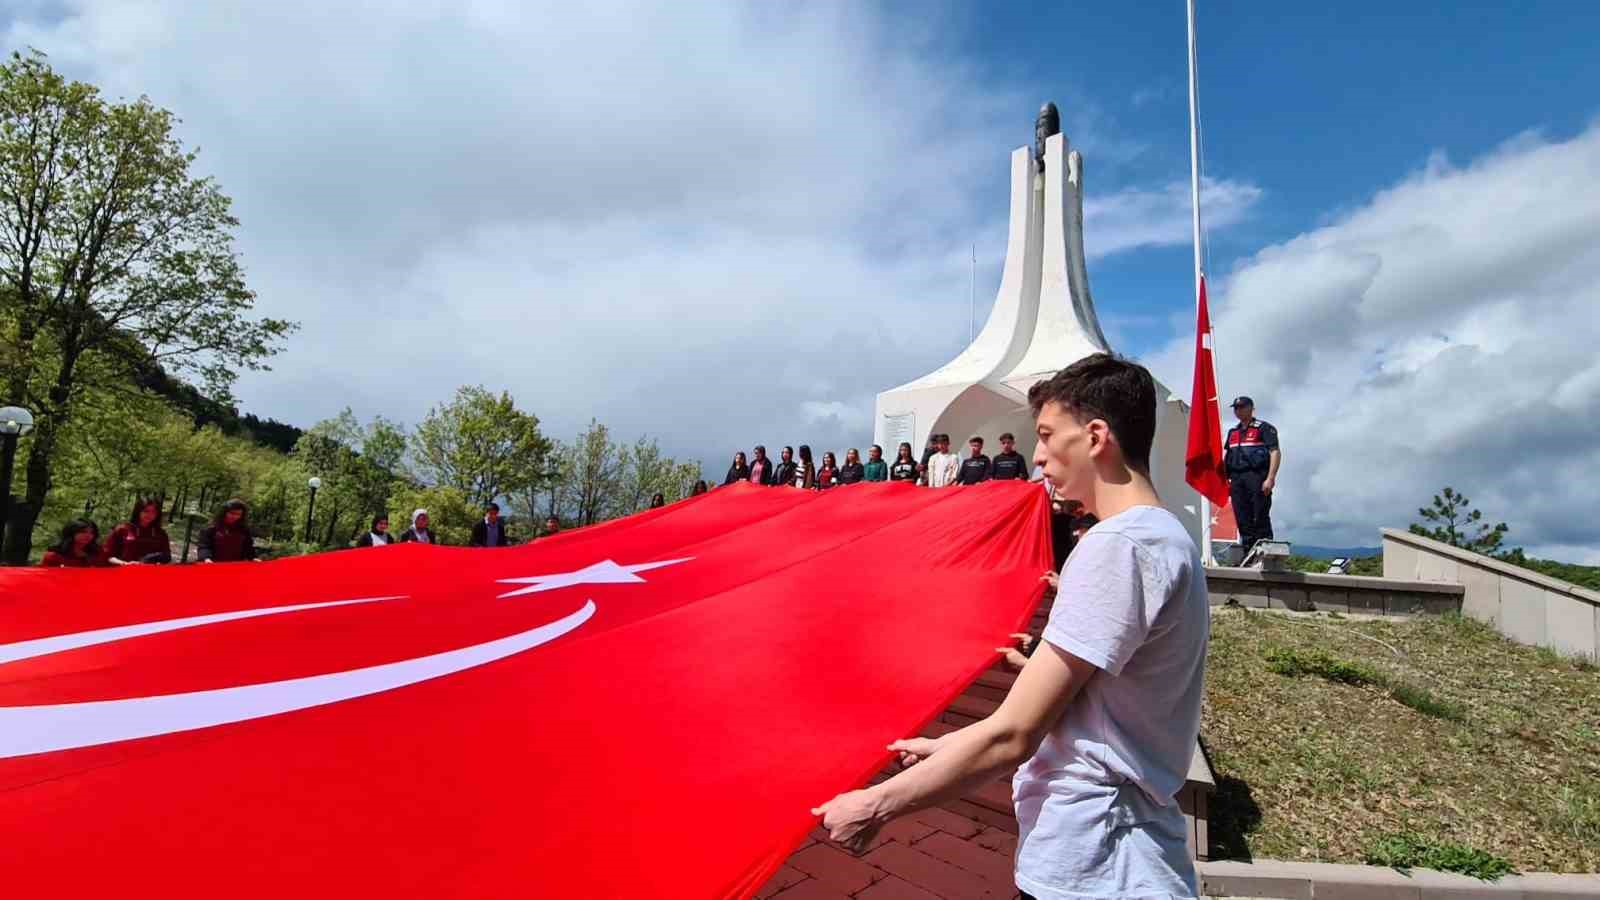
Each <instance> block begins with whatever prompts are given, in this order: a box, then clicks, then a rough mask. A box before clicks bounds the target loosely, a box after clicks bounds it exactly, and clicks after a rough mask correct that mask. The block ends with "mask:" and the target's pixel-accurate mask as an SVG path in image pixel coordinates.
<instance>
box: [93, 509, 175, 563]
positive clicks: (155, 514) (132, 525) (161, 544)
mask: <svg viewBox="0 0 1600 900" xmlns="http://www.w3.org/2000/svg"><path fill="white" fill-rule="evenodd" d="M104 558H105V561H106V563H107V564H109V565H113V566H136V565H139V564H140V563H154V562H160V563H168V562H172V541H171V540H170V539H168V537H167V532H166V531H165V530H163V529H162V527H161V501H159V500H157V499H156V498H154V497H140V498H139V499H138V500H135V501H134V503H133V515H130V516H129V517H128V521H126V522H123V523H122V524H121V525H118V526H117V527H116V528H113V529H111V536H110V537H107V538H106V546H105V551H104Z"/></svg>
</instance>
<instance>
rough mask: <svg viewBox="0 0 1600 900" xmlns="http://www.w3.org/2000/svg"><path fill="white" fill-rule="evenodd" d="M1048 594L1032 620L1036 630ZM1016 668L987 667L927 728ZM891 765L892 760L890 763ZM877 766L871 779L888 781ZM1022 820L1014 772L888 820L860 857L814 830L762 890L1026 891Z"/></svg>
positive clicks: (893, 899)
mask: <svg viewBox="0 0 1600 900" xmlns="http://www.w3.org/2000/svg"><path fill="white" fill-rule="evenodd" d="M1049 604H1050V600H1049V599H1046V600H1045V601H1044V603H1043V604H1041V605H1040V610H1039V612H1038V613H1037V614H1035V616H1034V619H1033V621H1032V622H1031V623H1030V624H1031V626H1032V627H1031V629H1030V630H1031V631H1032V632H1033V633H1035V634H1038V633H1039V631H1040V629H1042V628H1043V626H1044V614H1045V613H1046V612H1047V611H1048V610H1049ZM1015 680H1016V675H1014V674H1013V673H1010V672H1007V671H1005V670H1004V669H1002V668H999V667H998V666H997V667H996V668H993V669H990V670H988V671H986V672H984V673H983V674H982V675H979V676H978V679H977V680H976V681H974V682H973V683H972V685H971V686H969V687H968V688H967V690H966V691H965V692H963V693H962V694H961V696H959V697H957V698H956V699H955V700H954V701H952V702H951V704H950V706H949V707H948V708H947V709H946V710H945V712H944V713H943V714H942V715H940V716H939V717H938V718H937V719H935V720H934V721H933V722H930V723H929V724H928V727H927V728H925V729H923V734H925V735H927V736H929V737H937V736H939V735H941V734H945V733H948V732H951V731H954V730H956V729H957V728H960V727H961V726H963V725H966V724H968V723H970V722H974V721H976V720H977V719H979V718H981V717H983V716H986V715H988V714H989V713H991V712H993V711H994V709H995V707H997V706H998V705H999V703H1000V701H1001V700H1003V699H1005V693H1006V691H1007V690H1009V689H1010V688H1011V683H1012V682H1013V681H1015ZM892 768H893V767H892V766H891V769H892ZM887 775H888V772H883V773H879V775H878V776H876V777H874V778H873V779H872V781H873V782H877V781H882V780H883V779H884V778H885V777H887ZM1016 850H1017V821H1016V819H1015V817H1013V815H1012V812H1011V784H1010V778H1004V779H1001V780H1000V781H997V782H995V783H994V784H991V785H988V786H987V787H984V788H980V789H979V790H977V791H974V792H973V793H972V794H970V795H968V796H967V797H966V798H964V799H961V800H954V801H951V802H950V803H946V804H944V805H943V806H941V807H936V808H933V809H925V810H921V811H919V812H916V813H913V814H912V815H909V816H906V817H904V818H901V819H898V820H896V821H894V822H891V823H890V824H889V825H887V826H885V827H884V829H883V830H882V831H880V832H879V833H878V836H877V838H876V839H874V840H873V842H872V844H871V845H870V846H868V847H867V852H865V853H863V854H862V855H861V856H851V855H850V854H848V853H846V852H844V851H842V850H840V849H839V848H838V846H837V845H835V844H832V843H829V842H828V840H827V835H826V834H825V833H823V831H822V829H820V828H816V829H812V831H811V834H810V836H809V837H808V838H807V839H806V842H805V844H804V845H802V846H801V847H800V849H798V850H796V851H795V852H794V854H793V855H792V856H790V857H789V860H788V862H787V864H786V865H784V866H783V867H782V868H780V869H779V870H778V872H777V874H775V875H773V876H772V878H771V880H769V881H768V882H767V883H766V884H765V885H763V886H762V888H761V890H760V891H759V892H757V894H756V896H757V897H759V898H762V900H766V898H775V900H845V898H855V900H966V898H973V900H979V898H984V900H987V898H1002V900H1008V898H1014V897H1017V896H1020V895H1019V894H1018V893H1017V890H1016V887H1015V885H1014V884H1013V882H1012V878H1011V872H1012V867H1011V860H1012V856H1013V855H1014V854H1015V853H1016Z"/></svg>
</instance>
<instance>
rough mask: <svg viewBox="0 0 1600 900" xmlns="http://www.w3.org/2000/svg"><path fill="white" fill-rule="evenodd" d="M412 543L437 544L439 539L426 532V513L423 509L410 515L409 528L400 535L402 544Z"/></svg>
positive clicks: (430, 532)
mask: <svg viewBox="0 0 1600 900" xmlns="http://www.w3.org/2000/svg"><path fill="white" fill-rule="evenodd" d="M413 541H415V542H416V543H418V544H437V543H439V539H438V538H436V537H434V535H433V532H432V531H429V530H428V511H427V510H425V509H419V510H417V511H416V512H414V513H412V514H411V527H410V528H407V529H406V533H405V534H402V535H400V543H402V544H405V543H410V542H413Z"/></svg>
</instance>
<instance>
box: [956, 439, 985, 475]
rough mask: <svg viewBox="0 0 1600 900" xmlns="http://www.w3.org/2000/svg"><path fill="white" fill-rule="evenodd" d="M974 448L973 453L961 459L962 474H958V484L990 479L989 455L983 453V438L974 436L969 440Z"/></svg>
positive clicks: (968, 443) (970, 445)
mask: <svg viewBox="0 0 1600 900" xmlns="http://www.w3.org/2000/svg"><path fill="white" fill-rule="evenodd" d="M967 446H969V447H971V448H972V453H971V455H969V456H968V457H967V458H966V459H964V460H962V461H961V474H959V475H957V476H956V483H957V484H977V483H978V482H980V481H988V480H989V457H987V456H985V455H984V453H983V438H981V437H976V436H974V437H973V438H972V440H970V441H968V442H967Z"/></svg>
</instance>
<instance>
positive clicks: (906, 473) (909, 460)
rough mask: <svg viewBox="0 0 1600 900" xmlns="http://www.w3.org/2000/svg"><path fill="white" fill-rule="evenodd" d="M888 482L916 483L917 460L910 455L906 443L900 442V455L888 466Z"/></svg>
mask: <svg viewBox="0 0 1600 900" xmlns="http://www.w3.org/2000/svg"><path fill="white" fill-rule="evenodd" d="M889 480H890V481H916V480H917V458H916V457H914V456H912V455H911V444H910V442H908V441H901V442H900V455H899V456H897V457H895V460H894V462H892V463H890V464H889Z"/></svg>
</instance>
